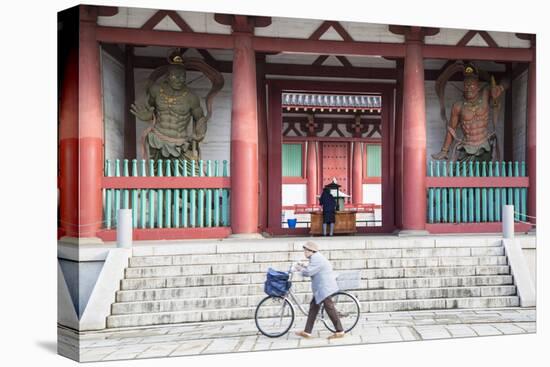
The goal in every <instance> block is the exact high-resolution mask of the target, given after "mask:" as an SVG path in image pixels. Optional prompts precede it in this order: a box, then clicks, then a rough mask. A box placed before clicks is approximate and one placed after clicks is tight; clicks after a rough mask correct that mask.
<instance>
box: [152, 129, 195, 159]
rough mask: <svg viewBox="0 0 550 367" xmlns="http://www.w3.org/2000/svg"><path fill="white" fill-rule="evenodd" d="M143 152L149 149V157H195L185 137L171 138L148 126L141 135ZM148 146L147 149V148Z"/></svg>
mask: <svg viewBox="0 0 550 367" xmlns="http://www.w3.org/2000/svg"><path fill="white" fill-rule="evenodd" d="M142 143H143V152H144V157H145V152H146V151H147V150H148V151H149V158H151V159H161V158H179V159H195V157H194V154H193V152H192V151H191V149H190V148H191V143H190V142H189V140H188V139H186V138H173V137H169V136H166V135H164V134H162V133H161V132H159V131H158V130H156V129H155V128H154V127H150V128H148V129H146V130H145V131H144V134H143V135H142ZM147 148H148V149H147Z"/></svg>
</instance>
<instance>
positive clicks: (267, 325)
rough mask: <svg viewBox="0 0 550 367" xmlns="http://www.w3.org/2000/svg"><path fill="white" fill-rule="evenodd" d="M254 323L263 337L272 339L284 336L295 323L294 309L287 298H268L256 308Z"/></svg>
mask: <svg viewBox="0 0 550 367" xmlns="http://www.w3.org/2000/svg"><path fill="white" fill-rule="evenodd" d="M254 321H255V322H256V327H257V328H258V330H259V331H260V332H261V333H262V334H263V335H265V336H267V337H270V338H276V337H279V336H282V335H284V334H286V333H287V332H288V330H290V328H291V327H292V324H293V323H294V307H292V304H291V303H290V302H289V301H288V299H286V298H283V297H273V296H267V297H265V298H264V299H263V300H261V301H260V303H259V304H258V306H257V307H256V312H255V314H254Z"/></svg>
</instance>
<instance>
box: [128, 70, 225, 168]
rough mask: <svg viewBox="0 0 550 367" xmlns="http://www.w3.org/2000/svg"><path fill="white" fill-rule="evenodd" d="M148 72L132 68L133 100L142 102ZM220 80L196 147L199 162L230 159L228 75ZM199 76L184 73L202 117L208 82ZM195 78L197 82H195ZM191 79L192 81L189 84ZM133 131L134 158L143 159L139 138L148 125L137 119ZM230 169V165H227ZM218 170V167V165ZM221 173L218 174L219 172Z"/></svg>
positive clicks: (193, 72)
mask: <svg viewBox="0 0 550 367" xmlns="http://www.w3.org/2000/svg"><path fill="white" fill-rule="evenodd" d="M151 72H152V70H150V69H136V70H135V74H134V78H135V88H136V100H137V101H138V102H141V103H142V102H143V101H144V100H145V84H146V83H147V78H148V76H149V75H150V74H151ZM222 75H223V77H224V86H223V88H222V90H221V91H220V92H219V93H218V94H217V95H216V97H215V98H214V102H213V104H212V111H213V112H212V117H211V119H210V121H208V127H207V130H206V137H205V139H204V140H203V142H202V143H201V144H200V147H201V154H202V159H204V160H209V159H211V160H220V162H221V161H223V160H227V161H229V157H230V140H231V93H232V87H231V76H232V75H231V74H225V73H224V74H222ZM201 76H202V73H200V72H196V71H188V72H187V81H188V82H191V84H190V85H189V87H190V89H191V90H192V91H193V92H194V93H196V94H197V95H198V96H200V97H201V104H202V106H203V111H204V113H205V114H206V101H205V97H206V95H207V93H208V91H209V90H210V81H209V80H208V78H206V77H201ZM197 78H199V79H197ZM193 80H195V81H194V82H193ZM136 123H137V128H136V140H137V142H136V147H137V153H138V159H143V154H142V148H141V147H142V143H141V135H142V133H143V131H144V130H145V129H146V128H147V127H148V124H147V123H145V122H143V121H141V120H139V119H137V120H136ZM229 167H231V165H230V166H229ZM220 169H221V166H220ZM220 173H221V172H220Z"/></svg>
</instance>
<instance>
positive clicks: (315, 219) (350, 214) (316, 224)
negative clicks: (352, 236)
mask: <svg viewBox="0 0 550 367" xmlns="http://www.w3.org/2000/svg"><path fill="white" fill-rule="evenodd" d="M356 213H357V212H354V211H342V212H336V222H335V223H334V234H346V233H357V227H356V225H355V215H356ZM309 233H310V234H313V235H322V234H323V213H322V212H316V213H311V228H310V231H309ZM328 233H329V228H328V226H327V234H328Z"/></svg>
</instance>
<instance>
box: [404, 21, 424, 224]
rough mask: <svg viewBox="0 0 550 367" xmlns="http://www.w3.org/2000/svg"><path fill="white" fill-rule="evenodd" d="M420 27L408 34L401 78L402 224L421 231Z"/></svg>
mask: <svg viewBox="0 0 550 367" xmlns="http://www.w3.org/2000/svg"><path fill="white" fill-rule="evenodd" d="M422 39H423V35H422V33H421V31H420V29H415V27H412V29H411V31H410V32H409V33H408V34H407V40H406V53H405V69H404V79H403V114H404V116H403V118H404V119H403V130H402V134H403V137H402V139H403V160H402V162H403V163H402V164H403V198H402V200H403V203H402V205H403V213H402V228H403V230H409V231H423V230H425V224H426V188H425V178H426V103H425V93H424V64H423V58H422Z"/></svg>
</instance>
